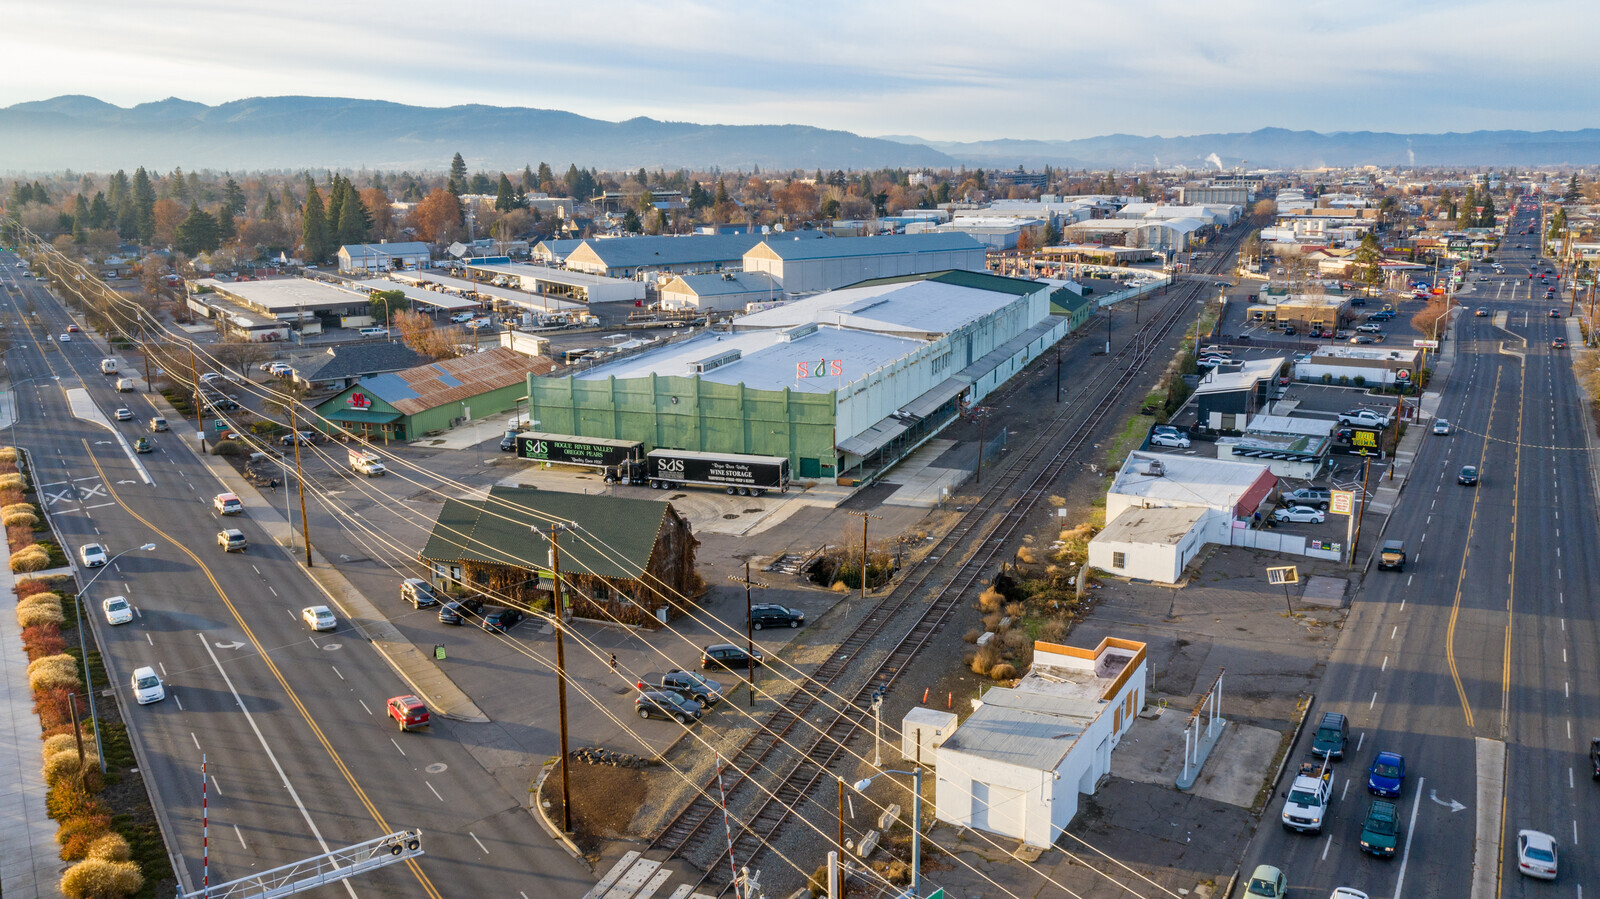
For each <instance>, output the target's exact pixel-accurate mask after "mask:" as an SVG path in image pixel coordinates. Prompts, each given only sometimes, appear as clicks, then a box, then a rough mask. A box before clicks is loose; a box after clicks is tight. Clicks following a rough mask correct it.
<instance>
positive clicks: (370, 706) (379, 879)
mask: <svg viewBox="0 0 1600 899" xmlns="http://www.w3.org/2000/svg"><path fill="white" fill-rule="evenodd" d="M0 264H3V265H4V270H3V271H0V284H3V285H4V288H3V290H0V294H3V296H0V300H3V303H4V308H3V309H0V315H3V316H4V320H5V322H6V333H7V334H8V335H9V337H10V338H11V349H9V350H7V351H6V353H5V362H6V366H7V370H8V373H9V378H10V380H11V383H12V385H13V387H14V388H15V399H16V406H17V415H18V420H17V422H16V424H15V425H14V426H13V427H12V428H11V429H10V434H9V435H8V438H7V439H8V440H9V441H10V442H14V443H16V444H18V445H20V446H23V447H25V448H27V449H28V450H29V452H30V456H31V459H32V461H33V463H34V466H35V467H34V470H33V477H34V478H35V480H36V483H37V484H38V485H39V488H40V490H39V493H40V498H41V502H42V503H44V504H45V505H46V506H47V507H48V509H49V511H50V512H51V514H52V515H53V516H54V519H55V521H56V523H57V525H58V526H59V528H60V529H61V531H62V533H63V535H64V537H65V540H66V543H67V550H68V553H69V555H70V554H74V553H75V552H76V550H77V547H78V546H80V545H81V544H83V543H87V542H101V543H104V544H106V545H107V547H108V548H109V550H110V551H111V552H112V553H117V552H121V551H122V550H125V549H128V548H130V547H137V546H139V545H140V544H143V543H146V542H150V543H154V544H156V549H155V550H154V551H153V552H148V553H146V552H140V551H137V550H136V551H134V552H130V553H128V554H127V555H124V556H122V558H121V559H120V560H118V561H117V562H116V563H115V566H114V568H113V570H111V571H109V572H108V573H106V574H104V575H102V576H101V577H100V578H99V579H98V580H97V581H96V582H95V583H94V584H93V586H92V588H91V591H90V592H91V596H90V597H89V601H88V602H87V603H86V609H97V608H98V605H99V600H100V599H102V598H104V597H106V596H111V595H115V594H123V595H125V596H127V597H128V598H129V599H130V600H131V601H132V603H133V606H134V608H135V610H136V615H135V618H134V620H133V622H132V623H130V624H126V625H122V626H119V627H111V626H109V625H107V624H106V623H105V622H104V621H103V620H96V621H95V622H94V631H95V633H96V635H97V637H98V639H99V641H100V645H101V647H102V650H103V652H104V654H105V658H106V664H107V668H108V671H109V672H110V675H111V677H112V678H113V679H114V684H113V686H114V687H115V689H116V692H117V697H118V701H119V703H120V705H121V708H122V713H123V715H124V716H125V717H126V718H127V720H128V724H129V730H130V732H131V733H132V734H133V736H134V740H135V743H136V745H138V746H140V747H142V748H143V752H142V757H141V766H142V768H143V772H144V775H145V777H146V779H147V782H148V783H149V784H150V787H151V791H152V793H154V794H155V797H156V800H157V807H158V813H159V814H161V815H162V818H163V827H164V829H165V831H166V834H167V839H168V841H169V845H170V847H171V848H172V850H173V851H174V852H175V854H176V855H177V856H178V864H179V866H180V867H181V869H182V871H183V876H184V886H185V887H187V888H195V887H198V886H199V885H200V883H201V878H202V868H201V856H202V849H201V845H202V833H201V780H200V770H201V757H202V754H203V755H204V756H205V758H206V760H207V763H208V773H209V775H210V777H209V778H208V787H209V789H208V796H207V800H208V811H209V818H210V822H209V823H210V841H209V847H210V849H209V862H210V864H209V878H210V882H211V883H212V884H216V883H218V882H220V881H226V880H230V879H233V878H237V877H241V876H244V875H247V874H250V873H252V872H258V871H262V870H266V869H269V868H273V867H276V866H279V865H282V864H286V863H288V862H291V861H295V860H298V859H301V858H304V857H307V856H312V855H316V854H318V853H321V852H323V851H324V850H326V849H330V848H338V847H341V846H345V845H348V844H352V843H356V842H360V841H362V840H365V839H369V838H372V837H376V836H380V835H382V834H384V833H387V832H390V831H392V830H400V829H405V828H422V830H423V831H424V834H425V837H424V848H425V850H426V855H425V857H423V858H421V859H420V860H418V861H416V862H414V863H406V864H397V865H391V866H390V867H388V868H385V869H383V870H381V871H377V872H374V873H370V874H366V875H363V876H361V877H360V878H358V879H356V880H353V881H350V882H349V887H348V888H347V889H348V891H349V892H351V893H353V894H354V895H369V896H424V895H425V896H435V897H439V896H463V895H473V896H489V895H493V896H517V895H522V896H527V897H535V896H569V895H581V894H582V893H583V892H584V891H585V890H587V889H588V886H589V885H590V884H591V883H592V876H591V875H589V874H588V872H587V871H586V870H585V869H583V868H582V867H581V866H580V865H579V864H578V863H577V862H576V861H574V860H573V859H571V858H570V857H569V856H568V855H566V854H565V852H564V851H562V850H561V849H560V848H559V846H558V845H556V844H555V843H553V842H552V841H551V840H550V839H549V838H548V837H547V836H546V835H545V833H544V832H543V831H542V830H541V829H540V827H539V826H538V825H537V823H536V822H535V821H534V820H533V819H532V817H531V815H530V813H529V811H528V810H527V808H526V804H527V795H528V794H527V793H526V792H525V791H521V790H516V789H514V786H515V785H510V784H501V783H498V782H497V781H496V780H495V779H494V778H492V777H491V776H490V775H489V774H488V773H486V771H485V768H484V766H483V765H481V764H480V763H479V762H478V760H477V759H476V758H475V754H476V753H487V754H489V756H493V755H494V754H495V753H496V751H497V750H496V748H495V746H494V745H492V744H493V743H494V742H495V741H494V740H493V738H492V737H491V736H489V733H490V731H488V730H486V729H485V728H484V726H482V725H477V726H475V725H470V724H461V723H457V722H450V721H444V720H442V719H440V718H437V717H435V719H434V723H433V727H432V729H431V731H430V732H423V733H401V732H400V731H398V729H397V728H396V727H394V726H393V723H392V722H390V721H389V720H388V719H387V718H386V717H385V714H384V701H385V700H386V698H387V697H389V696H393V695H396V694H400V693H405V692H409V690H408V689H407V688H406V687H405V685H404V684H403V682H402V681H401V680H400V678H399V677H398V676H396V674H395V673H394V672H393V671H392V670H391V669H390V667H389V666H388V665H387V663H386V662H384V660H383V659H382V658H381V657H380V656H379V655H378V654H377V653H376V652H375V651H374V650H373V649H372V648H371V647H370V646H369V644H368V643H367V642H366V640H365V639H363V638H362V637H361V635H360V634H359V633H357V631H356V630H355V629H354V628H353V627H352V626H351V625H350V624H349V623H348V622H345V621H343V620H341V623H340V627H339V629H338V630H337V631H334V632H332V633H322V634H316V633H312V632H311V631H310V630H309V629H308V628H307V627H306V626H305V625H304V624H303V623H302V622H301V619H300V610H301V609H302V608H303V607H305V606H310V605H317V604H329V601H328V598H327V597H326V596H325V595H324V594H322V593H321V592H320V591H319V590H318V588H317V587H316V586H315V584H313V583H312V582H311V581H310V580H309V579H308V578H307V577H306V576H305V575H304V573H303V571H302V569H301V568H300V565H299V563H298V562H297V561H295V560H294V559H293V558H292V557H290V556H289V555H288V554H287V553H286V552H285V551H284V550H282V549H281V548H279V547H278V546H277V545H275V544H274V543H273V541H272V540H270V539H269V538H268V535H267V534H266V533H265V532H264V531H263V530H262V529H261V528H260V527H257V526H256V525H254V524H253V523H252V521H251V519H250V516H249V514H248V513H247V514H246V515H244V516H239V517H230V518H229V519H228V520H227V521H226V524H225V525H224V523H223V522H222V521H220V520H219V519H218V518H217V516H216V515H215V513H214V512H213V511H212V507H211V499H212V496H213V495H215V494H216V493H218V492H219V491H220V490H221V489H222V485H221V484H220V483H219V481H218V480H217V479H216V478H215V477H214V476H213V475H212V473H211V471H210V470H209V469H208V468H207V467H206V466H205V464H204V463H203V461H202V460H201V459H200V458H199V457H197V456H196V455H195V454H194V453H193V452H192V451H191V449H190V448H189V447H188V446H185V445H184V444H185V441H188V442H190V443H193V442H194V436H193V434H192V433H190V434H185V433H182V432H181V430H182V428H181V425H178V424H177V423H175V428H176V430H174V431H173V432H170V433H164V434H155V435H149V436H152V437H153V439H154V440H155V444H156V445H155V450H154V452H152V453H150V454H145V455H138V456H135V455H134V454H133V453H132V452H131V449H130V448H129V447H130V444H131V443H132V440H133V439H134V438H135V437H137V436H142V435H146V434H148V430H147V428H146V426H145V422H147V421H148V419H149V418H150V417H151V416H152V415H154V414H156V412H155V409H154V407H152V406H151V404H150V403H149V402H148V400H146V399H145V397H144V395H142V394H118V393H116V392H115V390H114V385H113V383H112V381H113V379H112V378H110V377H107V376H104V375H102V374H101V372H100V369H99V361H100V359H101V358H102V356H103V355H104V351H103V348H101V347H98V346H97V345H96V344H95V342H93V341H91V340H89V339H88V335H84V334H73V335H71V336H72V338H73V339H72V340H71V341H70V342H65V343H63V342H61V341H60V340H59V336H60V335H61V334H63V333H65V332H66V331H67V328H68V325H69V324H70V323H71V322H70V319H69V318H68V317H67V315H66V314H65V313H64V311H63V310H62V309H61V308H60V307H59V306H58V305H57V304H56V303H55V301H54V300H52V299H51V298H50V297H49V296H48V294H47V293H46V292H45V291H44V289H43V287H42V285H41V284H40V283H39V282H35V281H31V280H26V279H24V278H22V277H20V274H19V272H20V268H19V265H18V259H17V258H16V257H15V256H13V255H11V254H9V253H7V254H3V256H0ZM76 391H81V393H77V392H76ZM73 397H78V400H77V402H76V403H75V407H76V408H75V409H74V406H73V405H69V403H70V402H71V401H72V399H73ZM123 404H127V405H128V406H129V407H130V408H131V409H132V410H133V411H134V413H135V420H134V421H133V422H115V421H112V420H111V411H112V410H113V409H114V408H116V407H117V406H119V405H123ZM96 409H97V410H98V412H96V411H94V410H96ZM74 411H76V413H77V415H78V416H83V415H88V416H89V417H90V418H97V417H98V418H103V420H100V421H90V420H85V419H84V418H81V417H75V415H74ZM119 434H120V435H121V437H123V438H125V439H123V440H119V439H118V435H119ZM223 526H229V527H239V528H241V529H242V530H244V532H245V533H246V535H247V537H248V538H249V541H250V547H249V549H248V551H246V552H244V553H232V554H228V553H224V552H223V551H222V550H221V549H220V548H219V547H218V546H217V543H216V534H217V531H218V530H219V529H220V528H221V527H223ZM87 576H88V574H87V573H85V574H84V575H83V579H85V580H86V579H87ZM335 611H336V612H337V611H338V609H337V607H336V609H335ZM340 617H341V619H342V618H343V615H342V614H341V616H340ZM141 665H151V666H154V667H155V668H156V669H157V671H158V672H159V673H160V674H161V676H162V678H163V679H164V680H165V681H166V684H167V689H168V698H167V699H166V700H165V701H163V702H159V703H156V704H153V705H148V706H138V705H135V704H134V703H133V701H132V698H131V695H130V693H129V690H128V685H127V683H126V681H127V678H128V676H129V674H130V673H131V672H132V671H133V669H134V668H135V667H138V666H141ZM97 686H98V685H97ZM541 761H542V760H541ZM524 786H525V785H524Z"/></svg>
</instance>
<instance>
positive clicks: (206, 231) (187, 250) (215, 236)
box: [177, 202, 222, 256]
mask: <svg viewBox="0 0 1600 899" xmlns="http://www.w3.org/2000/svg"><path fill="white" fill-rule="evenodd" d="M177 243H178V249H179V250H181V251H183V253H184V254H186V255H188V256H196V255H198V254H200V253H207V252H210V251H212V250H215V249H216V248H217V247H219V246H221V245H222V240H221V236H220V230H219V229H218V227H217V220H216V218H214V217H213V216H212V215H211V213H209V212H206V211H205V210H203V209H201V208H200V206H199V204H197V203H193V202H191V203H190V204H189V215H188V216H187V217H185V218H184V220H183V221H182V222H181V223H179V225H178V241H177Z"/></svg>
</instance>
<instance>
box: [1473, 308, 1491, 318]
mask: <svg viewBox="0 0 1600 899" xmlns="http://www.w3.org/2000/svg"><path fill="white" fill-rule="evenodd" d="M1472 314H1473V315H1476V316H1477V317H1479V318H1488V317H1489V310H1487V309H1485V308H1483V307H1482V306H1479V307H1478V309H1477V311H1476V312H1474V313H1472Z"/></svg>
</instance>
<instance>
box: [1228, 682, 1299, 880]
mask: <svg viewBox="0 0 1600 899" xmlns="http://www.w3.org/2000/svg"><path fill="white" fill-rule="evenodd" d="M1316 704H1317V694H1315V693H1307V694H1306V707H1305V710H1304V711H1302V712H1301V713H1300V720H1299V721H1296V722H1295V724H1294V733H1292V734H1291V735H1290V736H1289V746H1288V748H1287V749H1285V750H1284V751H1283V758H1282V759H1280V760H1279V761H1278V770H1277V771H1275V772H1273V774H1272V788H1271V789H1270V790H1268V791H1267V801H1266V802H1265V803H1264V804H1263V805H1262V806H1261V810H1262V811H1263V812H1264V811H1266V810H1267V808H1269V807H1270V806H1271V805H1272V796H1273V795H1274V794H1276V793H1277V792H1278V784H1279V783H1281V782H1282V781H1283V772H1284V769H1286V768H1288V767H1289V759H1290V757H1291V756H1293V755H1294V747H1295V744H1296V743H1299V742H1300V733H1301V731H1304V730H1305V729H1306V722H1307V721H1309V720H1310V719H1311V707H1312V706H1314V705H1316ZM1235 873H1237V872H1235Z"/></svg>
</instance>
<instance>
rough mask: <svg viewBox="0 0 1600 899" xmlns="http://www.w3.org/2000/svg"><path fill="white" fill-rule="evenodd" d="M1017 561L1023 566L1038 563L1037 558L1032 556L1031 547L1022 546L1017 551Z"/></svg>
mask: <svg viewBox="0 0 1600 899" xmlns="http://www.w3.org/2000/svg"><path fill="white" fill-rule="evenodd" d="M1017 561H1018V562H1021V563H1022V564H1024V565H1032V564H1033V563H1035V562H1037V561H1039V559H1038V556H1036V555H1035V554H1034V552H1033V547H1031V546H1024V547H1020V548H1019V549H1018V550H1017Z"/></svg>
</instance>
